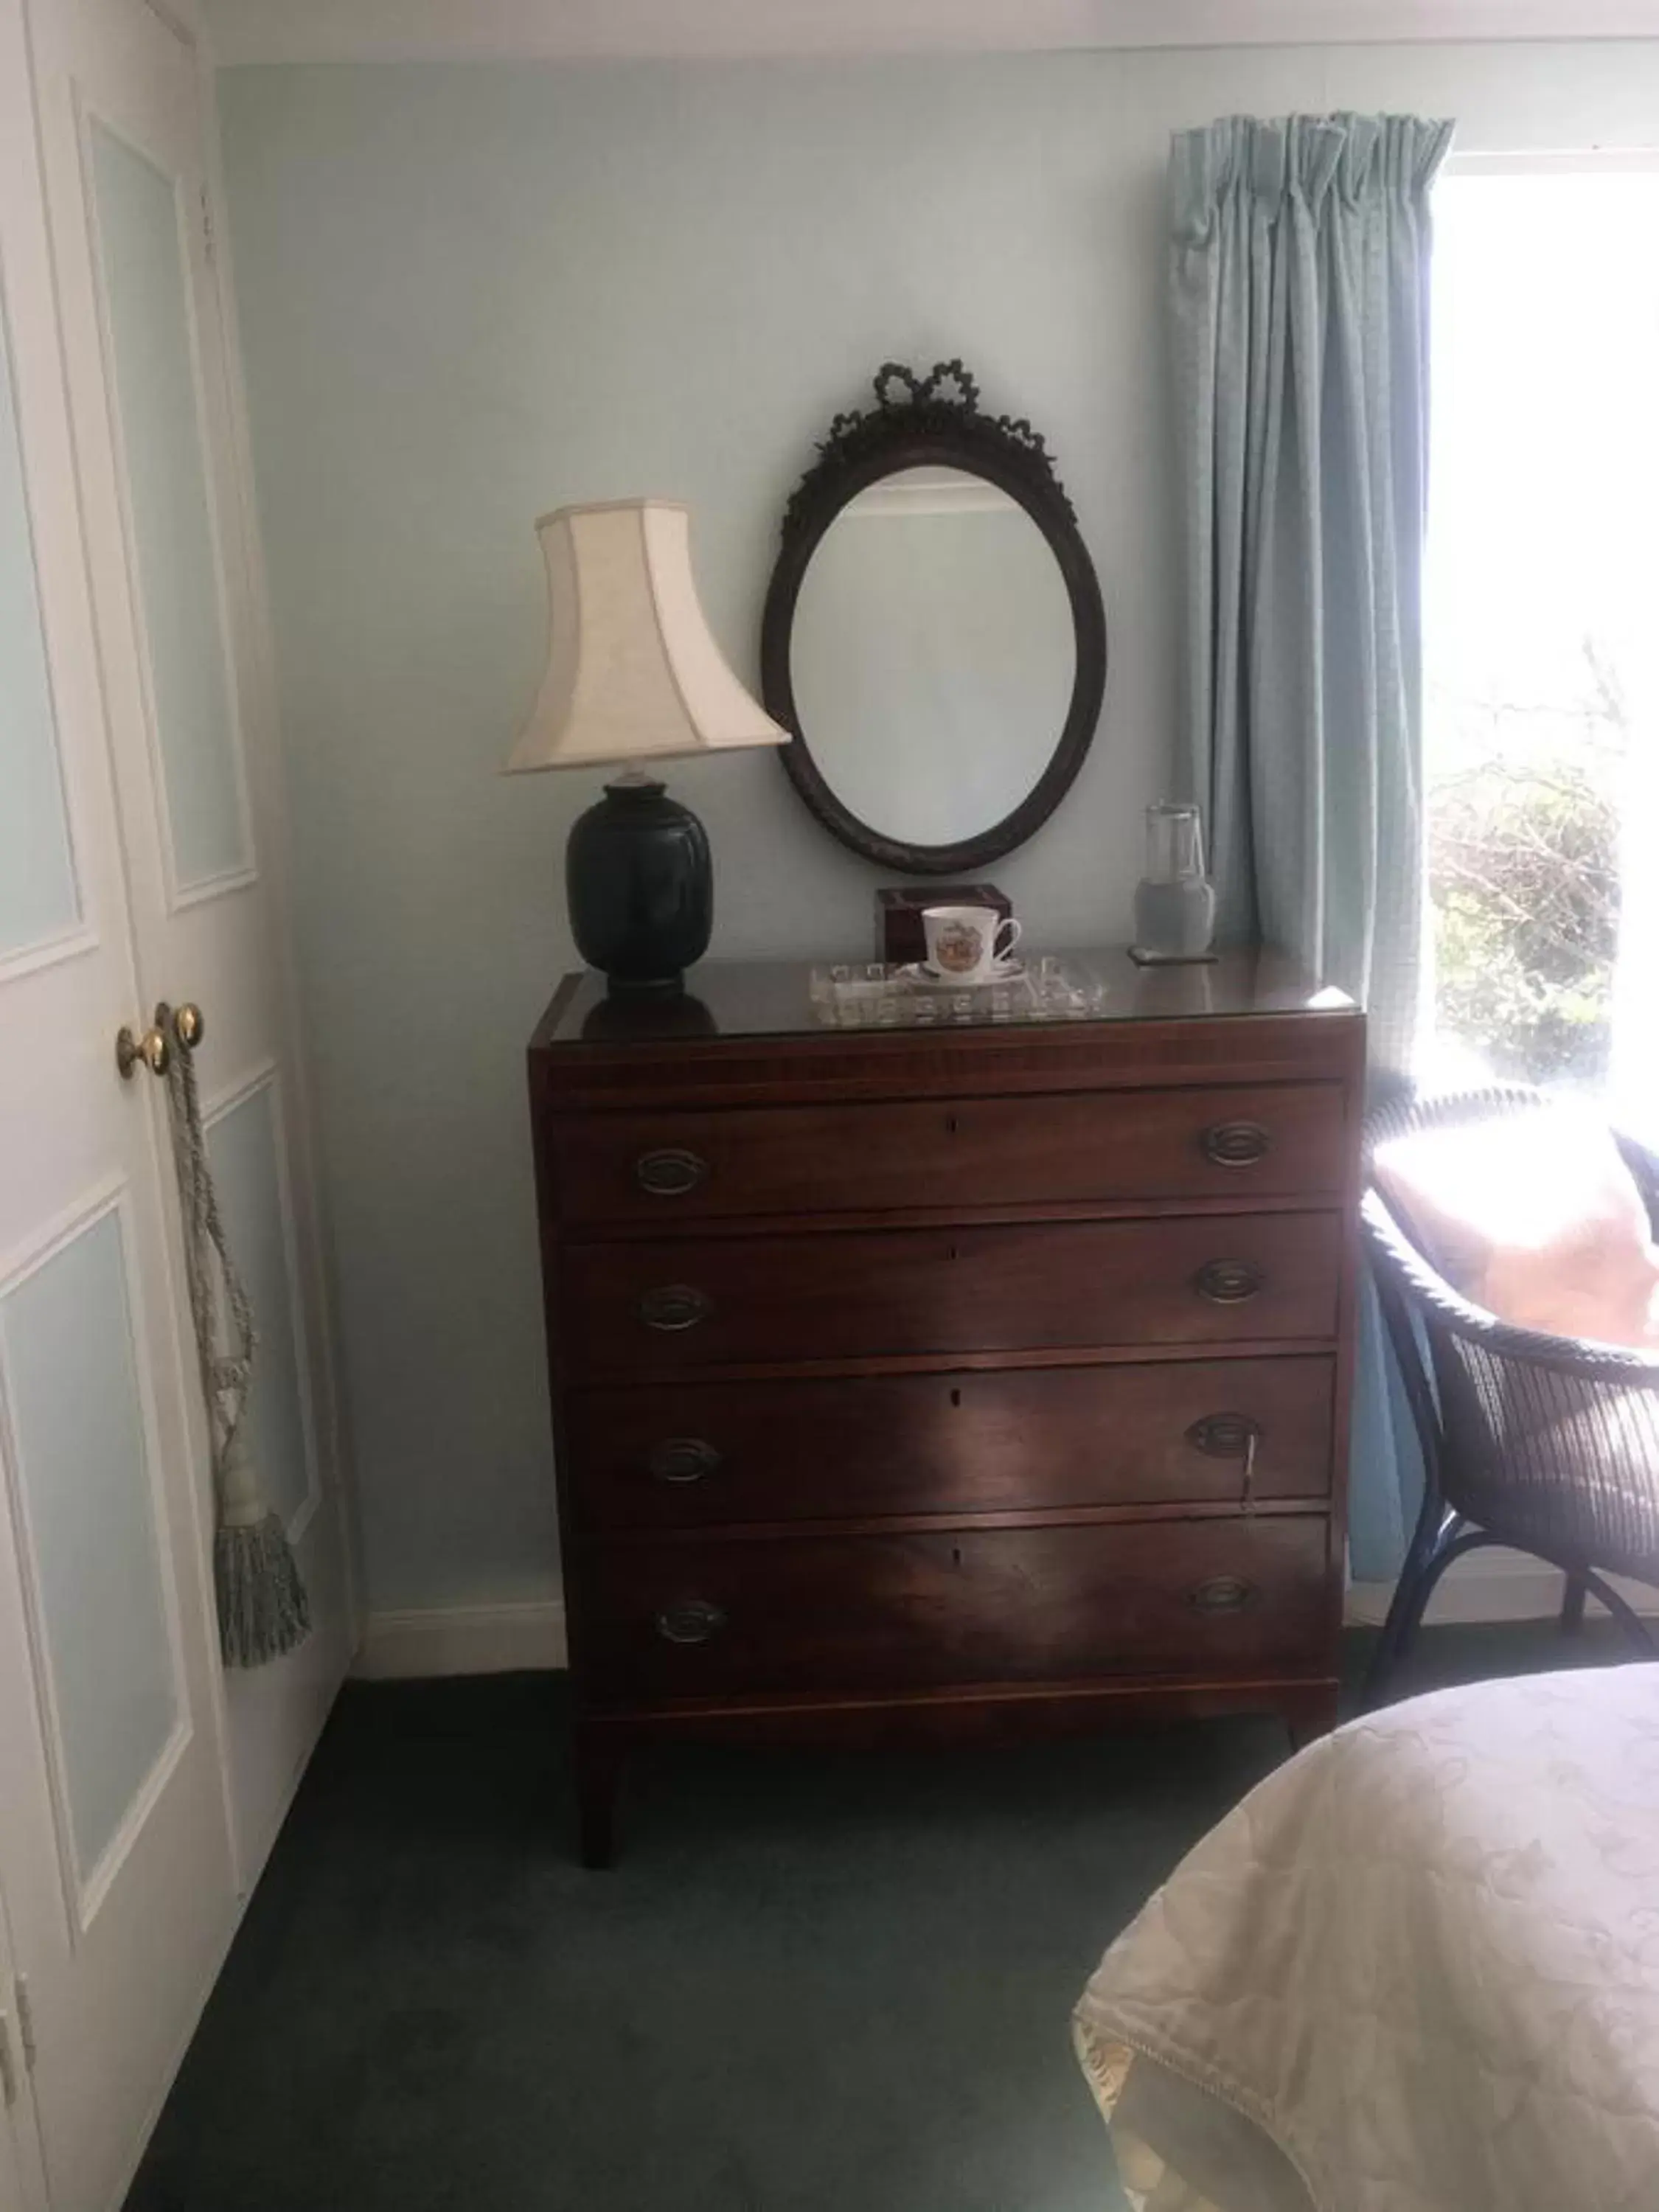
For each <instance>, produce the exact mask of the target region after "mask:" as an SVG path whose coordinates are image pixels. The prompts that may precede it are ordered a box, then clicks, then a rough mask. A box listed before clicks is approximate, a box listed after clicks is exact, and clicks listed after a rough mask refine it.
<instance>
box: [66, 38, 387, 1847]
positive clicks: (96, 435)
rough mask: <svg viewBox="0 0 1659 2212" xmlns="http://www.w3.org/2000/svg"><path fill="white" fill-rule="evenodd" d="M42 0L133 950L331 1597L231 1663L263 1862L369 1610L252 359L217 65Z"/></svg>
mask: <svg viewBox="0 0 1659 2212" xmlns="http://www.w3.org/2000/svg"><path fill="white" fill-rule="evenodd" d="M31 4H32V6H33V10H34V14H35V15H36V17H37V19H38V21H39V23H40V28H39V30H38V31H37V39H36V51H37V67H38V69H39V70H40V76H41V83H40V99H41V106H42V123H43V129H44V132H45V137H46V179H47V197H48V200H49V203H50V206H51V210H52V219H53V224H54V231H55V236H56V242H57V248H58V273H59V277H60V281H61V288H62V301H63V313H64V329H65V337H66V345H67V355H68V362H69V378H70V396H71V403H72V408H73V415H74V420H75V425H76V435H77V441H78V444H79V449H80V457H81V468H82V495H83V498H84V501H85V513H86V527H87V535H88V547H89V553H90V560H91V572H92V578H93V592H94V609H95V614H96V619H97V625H98V633H99V641H100V648H101V653H102V658H103V665H104V670H105V678H106V700H107V708H108V713H109V716H110V720H111V724H112V739H113V751H114V759H115V763H116V771H117V778H118V799H119V806H120V813H121V820H122V827H123V831H124V836H125V849H126V856H127V864H128V869H129V877H130V889H131V902H132V914H133V923H134V928H135V933H136V937H137V955H138V971H139V974H140V975H141V977H142V978H143V981H144V984H145V987H146V990H147V992H148V993H149V995H150V997H151V999H152V1000H158V999H159V1000H168V1001H170V1002H171V1003H172V1004H173V1005H178V1004H179V1003H180V1002H184V1001H191V1002H193V1003H194V1004H196V1005H197V1006H199V1007H200V1008H201V1009H202V1011H203V1013H204V1017H205V1020H206V1034H205V1037H204V1042H203V1044H202V1047H201V1048H200V1051H199V1054H198V1074H199V1076H200V1079H201V1085H202V1092H203V1098H204V1108H205V1111H206V1115H207V1118H208V1121H209V1125H210V1126H209V1142H210V1151H211V1156H212V1162H213V1166H214V1170H215V1173H216V1177H217V1179H218V1182H219V1184H220V1188H221V1194H222V1203H223V1207H224V1212H225V1218H226V1222H227V1225H228V1230H229V1233H230V1236H231V1238H232V1241H233V1244H234V1249H235V1250H236V1252H237V1255H238V1256H239V1261H240V1266H241V1270H242V1273H243V1274H244V1276H245V1278H246V1282H247V1286H248V1290H249V1293H250V1296H251V1297H252V1302H253V1309H254V1320H255V1324H256V1327H257V1328H258V1334H259V1340H260V1344H259V1356H258V1368H257V1371H256V1377H255V1383H254V1391H253V1397H252V1407H251V1410H250V1415H249V1420H250V1425H251V1430H252V1443H253V1450H254V1458H255V1462H256V1464H257V1465H258V1469H259V1472H260V1474H261V1477H262V1480H263V1483H264V1490H265V1492H266V1495H267V1497H268V1498H269V1500H270V1503H272V1504H275V1505H276V1507H277V1508H278V1509H279V1510H281V1511H282V1513H283V1516H284V1519H285V1521H286V1522H287V1526H288V1530H289V1538H290V1541H292V1542H293V1543H294V1545H295V1550H296V1552H297V1553H298V1556H299V1559H300V1563H301V1571H302V1572H303V1574H304V1576H305V1578H306V1583H307V1589H308V1590H309V1592H310V1595H311V1600H312V1607H313V1619H314V1620H315V1623H316V1626H315V1630H314V1632H313V1636H312V1638H311V1639H310V1640H309V1642H308V1643H307V1644H305V1645H304V1646H303V1647H302V1648H301V1650H299V1651H298V1652H296V1653H295V1654H294V1655H292V1656H290V1657H289V1658H288V1659H287V1660H285V1661H283V1662H280V1663H279V1664H277V1665H276V1666H272V1667H268V1668H259V1669H258V1670H255V1671H254V1672H252V1673H249V1674H232V1675H230V1676H228V1678H227V1680H226V1683H225V1696H226V1699H227V1705H228V1742H229V1756H230V1761H231V1769H232V1799H233V1812H234V1847H235V1850H236V1855H237V1863H238V1867H239V1871H240V1879H241V1881H242V1883H243V1885H244V1886H246V1884H247V1882H249V1881H251V1880H252V1877H253V1875H255V1874H257V1872H258V1868H259V1866H260V1864H261V1863H263V1860H264V1855H265V1852H266V1850H268V1848H269V1846H270V1840H271V1838H272V1837H273V1835H274V1833H275V1832H276V1826H277V1824H278V1822H279V1821H280V1820H281V1818H282V1814H283V1810H284V1809H285V1808H286V1805H287V1802H288V1798H289V1793H290V1791H291V1790H292V1788H293V1785H294V1782H295V1778H296V1776H297V1773H298V1771H299V1769H300V1766H301V1764H302V1762H303V1760H304V1759H305V1756H306V1754H307V1752H308V1751H309V1750H310V1748H311V1746H312V1744H313V1742H314V1741H315V1740H316V1735H317V1731H318V1729H319V1727H320V1725H321V1723H322V1720H323V1717H324V1715H325V1712H326V1711H327V1708H328V1705H329V1703H330V1702H331V1699H332V1697H333V1695H334V1692H335V1690H336V1689H337V1686H338V1684H339V1681H340V1679H341V1677H342V1675H343V1674H344V1671H345V1668H346V1665H347V1663H348V1662H349V1657H350V1653H351V1649H352V1646H353V1644H354V1643H355V1633H354V1623H353V1620H352V1607H351V1598H350V1592H349V1584H348V1577H347V1571H346V1550H345V1546H344V1542H343V1525H342V1516H341V1513H340V1510H339V1498H338V1492H337V1467H336V1464H335V1462H336V1457H337V1454H336V1448H335V1440H334V1439H335V1429H334V1422H333V1418H332V1411H331V1403H330V1398H329V1391H328V1361H327V1347H326V1344H325V1339H324V1335H323V1332H322V1329H321V1327H320V1318H321V1313H322V1303H321V1297H320V1289H319V1281H320V1267H319V1248H318V1238H317V1234H316V1228H315V1223H314V1220H313V1215H312V1212H311V1210H310V1206H309V1204H308V1202H307V1201H308V1195H309V1193H310V1190H311V1188H312V1178H311V1173H310V1167H309V1162H308V1160H307V1156H306V1153H305V1151H304V1146H303V1138H304V1131H305V1127H306V1121H305V1115H304V1111H303V1100H302V1099H301V1097H300V1095H299V1091H298V1081H299V1077H298V1060H297V1053H296V1038H295V1012H294V994H293V989H292V981H291V976H290V974H289V967H288V960H287V950H286V948H287V945H288V941H289V940H288V933H287V932H288V917H287V914H286V909H285V906H284V897H283V882H282V837H281V834H280V832H281V822H280V794H279V778H278V772H277V763H276V758H275V754H274V744H273V732H272V731H271V729H270V726H269V725H270V712H269V707H268V700H269V678H268V676H267V674H266V666H267V663H266V657H265V653H264V632H263V623H262V617H261V615H260V582H259V576H258V561H257V554H256V550H255V543H256V541H255V535H254V532H253V528H252V514H251V508H250V501H249V497H248V494H247V489H246V488H247V485H248V482H249V476H248V470H247V466H246V453H245V450H244V446H243V440H242V435H241V422H240V405H239V394H240V380H239V378H238V376H237V374H236V371H235V368H234V343H233V341H232V338H231V337H230V333H229V331H228V327H227V316H228V307H227V301H228V285H224V284H222V282H221V278H222V270H221V269H220V268H219V266H218V265H217V263H216V253H215V246H214V225H213V223H212V221H211V216H210V208H211V204H212V202H211V197H210V162H209V159H208V149H209V144H210V113H209V103H210V79H209V76H208V74H207V72H206V70H204V66H203V63H202V58H201V55H200V53H199V52H198V51H197V44H196V42H195V40H194V39H193V38H192V36H191V33H190V31H189V28H188V25H187V23H186V22H185V20H184V18H182V17H181V16H180V15H179V11H178V10H177V9H175V8H173V7H168V8H167V9H157V8H153V7H151V6H150V5H149V4H147V0H31ZM193 1412H194V1413H195V1416H196V1418H195V1419H194V1420H193V1424H192V1427H193V1434H194V1435H195V1437H196V1440H197V1445H198V1449H199V1450H200V1452H201V1454H202V1475H201V1481H202V1483H203V1485H204V1486H205V1483H206V1469H205V1450H206V1431H205V1423H204V1420H203V1419H201V1417H200V1409H199V1406H198V1405H194V1403H193Z"/></svg>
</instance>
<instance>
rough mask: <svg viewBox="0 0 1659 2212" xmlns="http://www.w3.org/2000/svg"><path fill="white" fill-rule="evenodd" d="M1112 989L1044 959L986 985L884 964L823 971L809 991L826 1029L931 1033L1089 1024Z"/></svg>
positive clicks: (1080, 964) (1091, 974) (848, 964)
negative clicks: (1009, 1025)
mask: <svg viewBox="0 0 1659 2212" xmlns="http://www.w3.org/2000/svg"><path fill="white" fill-rule="evenodd" d="M1107 988H1108V987H1107V984H1106V981H1105V979H1104V977H1103V976H1102V975H1100V974H1098V973H1097V971H1096V970H1095V969H1093V968H1092V967H1091V965H1090V964H1089V963H1087V962H1086V961H1083V960H1079V959H1077V958H1074V957H1073V958H1062V957H1060V955H1059V954H1057V953H1046V954H1044V955H1042V957H1039V958H1036V959H1033V960H1031V961H1030V962H1029V963H1027V964H1026V967H1025V969H1024V972H1023V973H1022V974H1021V975H1010V976H1006V977H1000V978H998V979H997V980H996V981H993V982H989V983H945V982H940V981H936V980H935V979H934V978H933V976H931V975H921V974H919V973H918V972H917V971H916V969H915V968H913V967H912V968H906V967H893V966H890V965H888V964H886V963H884V962H882V961H879V960H870V961H843V962H839V963H835V964H833V965H831V964H829V963H823V964H821V965H819V966H817V967H815V968H813V969H811V974H810V978H809V982H808V989H809V992H810V994H811V1001H812V1007H813V1011H814V1012H815V1013H816V1015H817V1019H818V1021H819V1022H820V1024H822V1025H823V1027H824V1028H825V1029H836V1030H929V1029H961V1028H974V1027H978V1026H981V1025H983V1024H1002V1023H1026V1022H1066V1021H1076V1022H1082V1021H1087V1020H1088V1019H1089V1018H1091V1016H1093V1015H1097V1014H1098V1013H1099V1012H1101V1010H1102V1008H1103V1006H1104V1005H1105V1003H1106V998H1107Z"/></svg>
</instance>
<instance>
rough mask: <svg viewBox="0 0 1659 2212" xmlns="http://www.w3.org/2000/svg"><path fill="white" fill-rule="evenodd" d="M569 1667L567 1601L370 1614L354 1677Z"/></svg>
mask: <svg viewBox="0 0 1659 2212" xmlns="http://www.w3.org/2000/svg"><path fill="white" fill-rule="evenodd" d="M566 1664H567V1660H566V1654H565V1638H564V1600H563V1599H562V1598H557V1597H552V1598H540V1599H536V1600H533V1601H520V1602H519V1603H517V1604H510V1605H445V1606H430V1607H414V1608H411V1609H410V1610H408V1611H405V1612H401V1613H370V1614H369V1616H368V1621H367V1623H366V1624H365V1626H364V1629H363V1642H362V1650H360V1651H359V1652H358V1654H357V1660H356V1665H355V1666H354V1667H353V1668H352V1670H351V1671H352V1673H353V1674H356V1675H357V1676H358V1677H359V1678H360V1679H362V1680H368V1681H371V1682H387V1681H392V1680H398V1679H400V1678H404V1677H411V1676H420V1675H426V1674H519V1673H520V1672H524V1671H526V1670H530V1671H543V1670H545V1669H547V1668H559V1667H563V1666H564V1665H566Z"/></svg>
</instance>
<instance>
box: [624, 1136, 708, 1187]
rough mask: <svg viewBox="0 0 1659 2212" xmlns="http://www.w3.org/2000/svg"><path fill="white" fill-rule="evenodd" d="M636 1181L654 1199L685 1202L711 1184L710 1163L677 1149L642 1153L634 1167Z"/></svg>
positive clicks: (669, 1148)
mask: <svg viewBox="0 0 1659 2212" xmlns="http://www.w3.org/2000/svg"><path fill="white" fill-rule="evenodd" d="M634 1180H635V1182H637V1183H638V1184H639V1187H640V1188H641V1190H648V1191H649V1192H650V1194H651V1195H652V1197H653V1198H684V1196H685V1195H686V1194H687V1192H688V1191H693V1190H696V1188H697V1187H698V1185H699V1184H700V1183H705V1182H708V1161H707V1160H705V1159H702V1158H699V1157H698V1155H697V1154H696V1152H686V1151H685V1150H684V1147H683V1146H678V1145H665V1146H663V1147H662V1148H661V1150H660V1151H659V1152H641V1154H640V1157H639V1158H638V1159H636V1160H635V1163H634Z"/></svg>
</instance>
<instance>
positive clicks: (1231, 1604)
mask: <svg viewBox="0 0 1659 2212" xmlns="http://www.w3.org/2000/svg"><path fill="white" fill-rule="evenodd" d="M1254 1598H1255V1583H1247V1582H1246V1581H1245V1580H1244V1578H1243V1576H1242V1575H1212V1577H1210V1579H1209V1581H1208V1582H1206V1583H1200V1584H1199V1586H1198V1588H1197V1589H1195V1590H1194V1591H1193V1593H1192V1594H1191V1595H1190V1596H1189V1597H1188V1600H1187V1602H1188V1605H1190V1606H1191V1607H1192V1608H1193V1610H1194V1612H1195V1613H1243V1610H1244V1608H1245V1607H1246V1606H1248V1605H1249V1604H1250V1603H1251V1601H1253V1600H1254Z"/></svg>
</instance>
